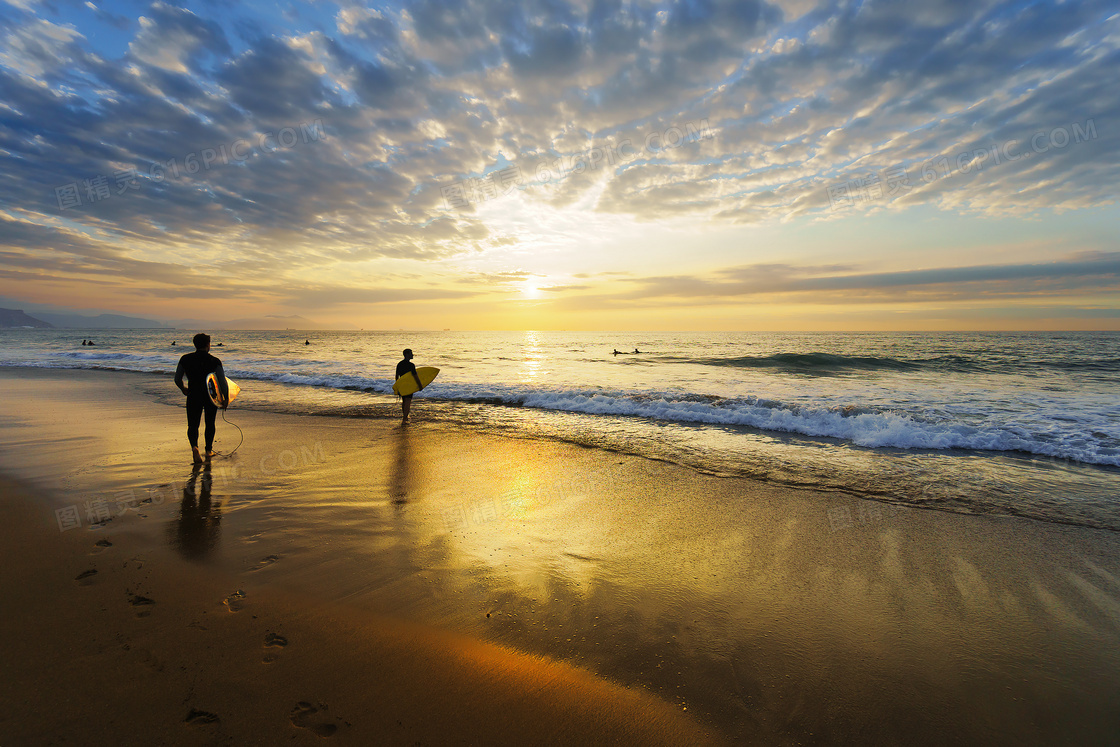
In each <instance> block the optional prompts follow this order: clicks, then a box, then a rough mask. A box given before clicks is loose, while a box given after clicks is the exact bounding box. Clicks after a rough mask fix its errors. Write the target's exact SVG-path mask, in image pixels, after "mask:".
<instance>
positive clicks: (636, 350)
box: [634, 348, 642, 354]
mask: <svg viewBox="0 0 1120 747" xmlns="http://www.w3.org/2000/svg"><path fill="white" fill-rule="evenodd" d="M640 352H642V351H641V350H638V349H637V348H634V353H635V354H637V353H640Z"/></svg>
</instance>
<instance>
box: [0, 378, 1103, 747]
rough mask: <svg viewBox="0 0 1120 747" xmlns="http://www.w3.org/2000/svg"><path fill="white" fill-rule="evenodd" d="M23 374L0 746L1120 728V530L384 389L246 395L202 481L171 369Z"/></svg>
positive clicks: (1021, 738)
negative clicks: (572, 440) (691, 456)
mask: <svg viewBox="0 0 1120 747" xmlns="http://www.w3.org/2000/svg"><path fill="white" fill-rule="evenodd" d="M0 384H2V387H0V392H2V394H0V403H2V405H3V407H0V413H2V414H0V422H2V423H3V425H4V427H3V429H0V449H2V451H0V469H3V470H4V471H5V472H6V473H7V474H8V475H11V476H13V477H15V478H16V479H18V480H19V481H21V484H17V483H13V482H11V480H8V481H6V482H5V483H4V485H3V492H4V500H3V502H2V504H0V510H2V511H3V515H2V516H0V520H2V521H3V526H4V529H3V530H0V531H3V533H4V537H3V543H2V547H3V550H2V551H0V553H2V557H0V561H2V562H3V563H4V568H5V572H4V574H3V575H2V577H0V578H2V579H3V580H2V582H0V583H2V584H3V588H2V589H0V594H2V595H3V598H4V599H5V600H8V601H9V602H10V603H8V604H6V607H7V608H8V609H11V610H17V611H18V614H5V615H4V616H3V620H2V622H0V625H2V626H3V627H2V628H0V634H2V635H3V637H4V640H6V641H9V642H12V641H16V642H19V643H18V645H7V646H5V647H4V648H3V650H2V651H3V653H2V654H0V656H2V657H3V659H2V661H0V664H2V666H0V671H2V672H3V674H0V688H2V689H0V704H2V705H0V744H9V743H11V744H20V743H60V744H61V743H68V742H69V743H74V742H78V743H88V744H96V743H106V742H110V741H115V740H135V739H138V738H145V737H150V736H151V735H158V737H156V738H155V740H156V741H161V742H164V743H168V744H195V743H211V742H216V741H222V742H224V741H227V740H233V741H234V742H243V741H245V742H258V743H276V742H277V741H279V740H285V741H287V740H290V739H292V738H295V739H303V740H305V741H307V740H310V741H315V740H318V739H321V738H324V737H329V738H331V739H337V740H338V741H352V742H354V743H356V744H357V743H371V742H379V743H388V744H406V743H407V744H412V743H416V742H420V743H429V744H440V743H479V744H481V743H510V744H512V743H519V744H522V743H564V744H585V743H586V744H591V743H624V744H650V743H668V744H693V743H700V742H703V741H705V740H717V741H718V740H720V739H722V740H727V741H731V742H739V743H765V744H796V743H821V744H830V743H855V742H859V743H869V744H898V743H907V744H944V743H947V742H957V743H964V744H993V743H994V744H1058V743H1063V744H1073V743H1076V744H1110V743H1114V742H1115V740H1116V739H1117V737H1118V735H1120V552H1118V550H1120V542H1118V541H1117V537H1116V535H1115V534H1114V533H1110V532H1104V531H1100V530H1090V529H1082V528H1076V527H1065V526H1055V525H1046V524H1041V523H1038V522H1032V521H1028V520H1020V519H1008V518H991V517H982V516H964V515H955V514H949V513H944V512H937V511H918V510H901V511H899V510H895V509H892V508H890V507H887V506H885V505H883V504H879V503H874V502H867V501H860V500H856V499H853V498H850V497H846V496H841V495H833V494H826V493H821V492H813V491H795V490H791V489H788V488H776V487H773V486H767V485H764V484H760V483H756V482H751V481H747V480H739V479H726V478H716V477H710V476H705V475H699V474H696V473H694V472H691V471H689V470H686V469H683V468H680V467H677V466H675V465H671V464H664V463H657V462H651V461H648V460H644V459H640V458H637V457H632V456H628V455H625V454H618V453H613V452H606V451H600V450H592V449H583V448H578V447H574V446H570V445H566V444H558V443H551V442H542V441H531V440H521V439H515V438H509V437H502V436H497V435H492V434H481V433H472V432H466V431H463V432H458V431H455V430H454V429H450V428H448V427H446V426H437V425H434V424H430V423H425V422H424V421H423V401H422V400H417V401H416V403H415V404H414V417H415V418H416V421H415V422H414V423H413V424H412V425H410V426H408V427H406V428H401V427H400V426H399V425H398V424H397V423H396V422H395V420H393V419H392V418H390V417H387V416H389V415H391V414H392V412H393V407H394V405H393V403H392V402H391V401H390V400H387V399H385V398H375V397H371V407H370V413H371V415H372V416H373V417H371V418H369V419H360V418H325V417H298V416H293V415H279V414H273V413H267V412H258V411H252V410H247V409H237V408H236V407H235V408H234V409H231V411H230V413H229V417H230V419H231V420H233V421H234V422H236V423H238V424H239V425H240V426H241V427H242V428H243V429H244V431H245V436H246V439H245V443H244V445H243V446H241V448H240V449H239V450H238V452H237V453H236V454H235V455H234V456H233V457H232V458H229V459H218V460H215V461H214V462H213V463H212V464H211V465H210V466H209V467H208V468H204V469H198V470H195V469H194V468H193V467H192V466H191V465H190V463H189V460H190V452H189V449H188V448H187V446H186V440H185V437H184V430H185V425H184V424H183V420H184V412H183V409H182V408H181V406H178V405H179V401H180V398H179V397H178V396H177V391H176V390H174V388H173V386H172V385H171V383H170V380H169V378H166V377H165V378H160V377H153V376H145V375H135V374H120V373H111V372H93V371H34V370H21V369H0ZM243 398H244V400H243V403H244V404H245V405H246V406H247V407H252V406H253V401H252V391H251V387H250V388H247V389H246V392H245V393H244V394H243ZM28 403H33V405H32V406H28ZM218 432H219V442H218V443H217V448H218V450H219V451H227V450H229V449H230V448H232V447H233V446H234V445H235V444H237V433H236V431H235V430H234V429H233V428H231V427H229V426H228V425H226V424H225V423H223V422H222V421H221V419H220V418H219V422H218ZM21 485H22V487H21ZM75 509H76V511H75ZM58 512H61V513H58ZM75 513H76V515H77V521H78V523H79V524H80V525H78V526H72V524H73V520H74V515H75ZM100 519H108V521H105V522H104V523H96V524H94V526H91V520H93V521H95V522H96V521H98V520H100ZM60 522H61V523H60ZM67 522H69V523H67ZM98 542H102V543H111V545H110V546H99V545H98V544H97V543H98ZM89 571H96V572H95V573H89Z"/></svg>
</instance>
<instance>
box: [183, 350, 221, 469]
mask: <svg viewBox="0 0 1120 747" xmlns="http://www.w3.org/2000/svg"><path fill="white" fill-rule="evenodd" d="M218 344H219V345H220V344H221V343H218ZM210 374H216V378H217V379H218V388H219V389H220V390H221V395H222V401H224V402H229V384H228V383H226V373H225V371H224V370H223V369H222V362H221V361H220V360H218V359H217V358H215V357H214V356H212V355H210V335H208V334H205V333H203V332H199V333H198V334H197V335H195V336H194V352H193V353H187V354H186V355H184V356H183V357H182V358H180V359H179V365H178V366H177V367H176V368H175V386H177V387H179V390H180V391H182V392H183V394H185V395H187V440H188V441H190V444H191V451H192V452H193V453H194V463H195V464H201V463H202V455H201V454H199V451H198V423H199V421H200V420H201V419H202V414H203V413H204V412H205V413H206V458H207V459H209V458H210V457H212V456H214V435H215V434H216V433H217V426H216V425H215V420H216V419H217V417H218V407H217V405H215V404H214V403H213V402H212V401H211V400H210V394H209V393H208V392H207V391H206V377H207V376H209V375H210ZM184 376H185V377H186V379H187V381H188V382H189V384H190V386H184V385H183V377H184ZM222 409H223V410H224V409H226V408H225V407H223V408H222Z"/></svg>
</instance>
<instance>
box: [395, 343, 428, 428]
mask: <svg viewBox="0 0 1120 747" xmlns="http://www.w3.org/2000/svg"><path fill="white" fill-rule="evenodd" d="M410 371H411V372H412V375H413V376H414V377H416V387H417V391H419V390H420V389H423V388H424V385H423V384H421V383H420V374H418V373H416V364H415V363H413V362H412V350H411V349H409V348H406V349H405V351H404V360H403V361H401V362H400V363H398V364H397V377H396V379H393V381H396V380H397V379H399V378H400V377H402V376H404V375H405V374H406V373H409V372H410ZM411 408H412V395H411V394H406V395H404V396H402V397H401V410H403V411H404V415H403V416H402V417H401V422H404V421H406V420H408V411H409V410H410V409H411Z"/></svg>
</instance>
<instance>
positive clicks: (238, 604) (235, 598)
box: [222, 589, 245, 612]
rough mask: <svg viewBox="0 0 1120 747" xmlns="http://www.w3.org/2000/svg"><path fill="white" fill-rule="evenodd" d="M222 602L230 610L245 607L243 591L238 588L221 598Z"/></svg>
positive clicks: (234, 610)
mask: <svg viewBox="0 0 1120 747" xmlns="http://www.w3.org/2000/svg"><path fill="white" fill-rule="evenodd" d="M222 604H224V605H225V606H226V607H227V608H228V609H229V611H230V612H240V611H241V610H243V609H245V592H244V591H242V590H241V589H238V590H237V591H235V592H233V593H232V594H230V595H229V596H228V597H226V598H225V599H223V600H222Z"/></svg>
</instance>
